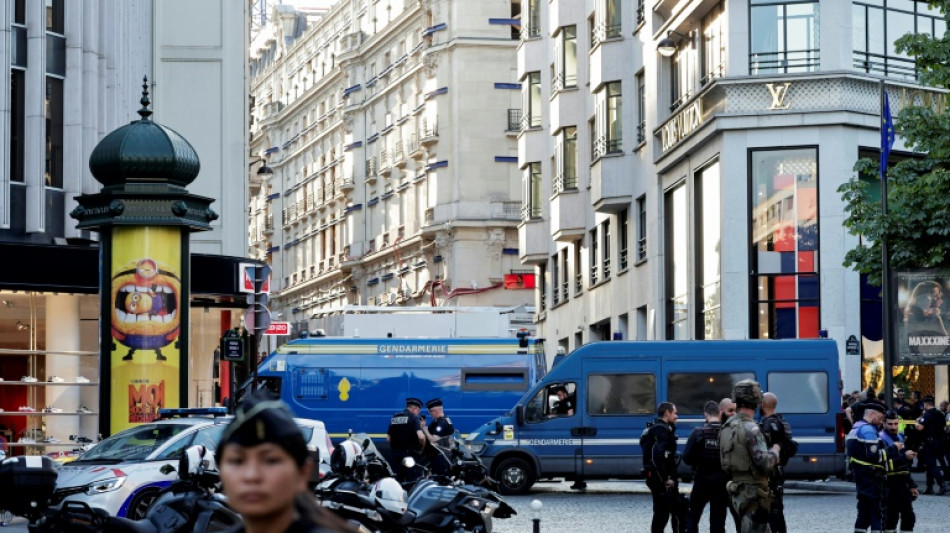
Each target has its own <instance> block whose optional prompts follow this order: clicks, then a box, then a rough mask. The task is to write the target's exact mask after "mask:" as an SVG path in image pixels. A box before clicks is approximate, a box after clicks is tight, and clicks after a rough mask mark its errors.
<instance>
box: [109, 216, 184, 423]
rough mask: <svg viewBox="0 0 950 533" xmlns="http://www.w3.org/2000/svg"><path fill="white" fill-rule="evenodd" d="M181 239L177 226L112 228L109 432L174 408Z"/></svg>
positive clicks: (176, 379)
mask: <svg viewBox="0 0 950 533" xmlns="http://www.w3.org/2000/svg"><path fill="white" fill-rule="evenodd" d="M181 238H182V236H181V228H178V227H167V228H166V227H145V226H134V227H116V228H114V229H113V231H112V265H111V271H110V278H111V283H110V294H109V298H110V302H111V305H110V309H111V313H110V315H111V316H110V320H111V330H112V334H111V337H112V348H111V364H112V401H111V408H112V416H111V431H112V433H113V434H114V433H116V432H118V431H122V430H123V429H126V428H129V427H132V426H134V425H137V424H141V423H145V422H151V421H153V420H155V419H157V418H158V410H159V409H160V408H163V407H179V405H178V403H179V401H178V400H179V396H178V393H179V368H180V365H181V360H180V359H181V352H180V350H179V338H178V337H179V333H180V331H181V323H180V310H181V294H182V287H181V275H182V258H181Z"/></svg>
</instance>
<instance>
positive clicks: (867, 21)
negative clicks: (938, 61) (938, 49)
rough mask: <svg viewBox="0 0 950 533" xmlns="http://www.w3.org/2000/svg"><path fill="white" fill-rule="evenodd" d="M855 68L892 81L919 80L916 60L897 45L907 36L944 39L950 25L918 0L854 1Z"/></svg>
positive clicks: (935, 11) (933, 9)
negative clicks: (900, 79)
mask: <svg viewBox="0 0 950 533" xmlns="http://www.w3.org/2000/svg"><path fill="white" fill-rule="evenodd" d="M852 17H853V24H854V31H853V33H852V37H853V46H854V68H856V69H858V70H861V71H863V72H872V73H876V74H881V75H884V76H889V77H896V78H905V79H915V78H916V77H917V75H918V72H917V69H916V66H915V64H914V60H913V58H911V57H910V56H908V55H907V54H902V53H898V52H897V50H896V48H895V46H894V43H895V41H897V39H899V38H900V37H902V36H904V35H905V34H907V33H927V34H930V35H937V36H943V34H944V32H945V31H946V30H947V23H946V21H945V20H944V19H943V16H941V14H940V11H939V10H938V9H937V8H935V7H930V5H929V4H928V3H927V2H916V1H914V0H854V3H853V4H852Z"/></svg>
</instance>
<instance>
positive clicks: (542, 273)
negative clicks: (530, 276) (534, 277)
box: [538, 264, 548, 311]
mask: <svg viewBox="0 0 950 533" xmlns="http://www.w3.org/2000/svg"><path fill="white" fill-rule="evenodd" d="M538 282H539V283H540V286H539V287H538V298H539V299H540V301H539V302H538V308H539V309H540V310H542V311H544V310H545V309H547V308H548V306H547V298H548V273H547V266H546V265H543V264H542V265H539V266H538Z"/></svg>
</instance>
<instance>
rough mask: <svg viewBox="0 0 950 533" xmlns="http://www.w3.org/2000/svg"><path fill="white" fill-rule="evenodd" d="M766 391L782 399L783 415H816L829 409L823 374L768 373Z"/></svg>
mask: <svg viewBox="0 0 950 533" xmlns="http://www.w3.org/2000/svg"><path fill="white" fill-rule="evenodd" d="M768 390H769V392H774V393H775V395H776V396H778V397H779V398H782V412H783V413H809V414H818V413H827V412H828V409H829V408H830V404H829V401H828V374H826V373H824V372H769V375H768ZM835 407H836V408H837V404H836V405H835Z"/></svg>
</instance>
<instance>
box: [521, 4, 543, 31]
mask: <svg viewBox="0 0 950 533" xmlns="http://www.w3.org/2000/svg"><path fill="white" fill-rule="evenodd" d="M540 3H541V0H527V6H528V11H527V13H526V14H525V17H524V19H523V20H524V22H523V23H522V24H523V26H524V28H523V30H522V33H521V37H522V38H523V39H530V38H532V37H537V36H539V35H541V6H540Z"/></svg>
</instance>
